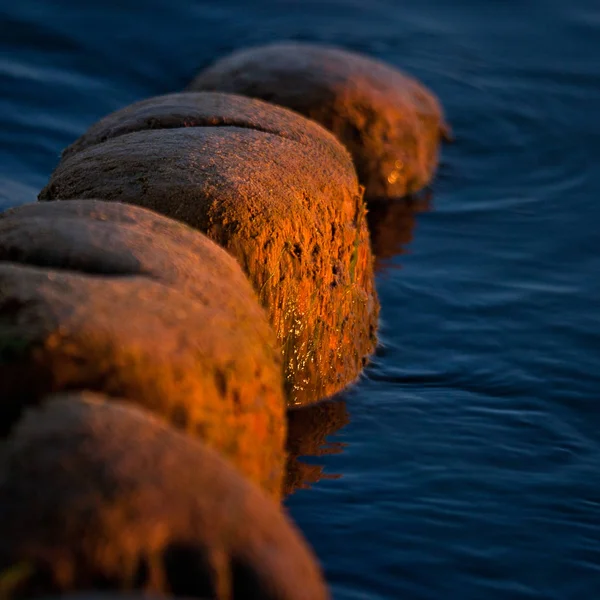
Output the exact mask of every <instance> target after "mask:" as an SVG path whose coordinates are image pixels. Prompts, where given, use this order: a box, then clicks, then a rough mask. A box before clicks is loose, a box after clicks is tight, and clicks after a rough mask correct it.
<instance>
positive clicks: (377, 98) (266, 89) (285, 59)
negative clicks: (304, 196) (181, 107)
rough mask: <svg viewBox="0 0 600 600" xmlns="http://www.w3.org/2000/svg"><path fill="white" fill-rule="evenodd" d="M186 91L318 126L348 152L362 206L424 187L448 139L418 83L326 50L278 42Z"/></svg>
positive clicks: (209, 73) (221, 65) (229, 61)
mask: <svg viewBox="0 0 600 600" xmlns="http://www.w3.org/2000/svg"><path fill="white" fill-rule="evenodd" d="M190 89H192V90H217V91H221V92H230V93H235V94H243V95H245V96H250V97H253V98H262V99H263V100H268V101H269V102H273V103H274V104H279V105H281V106H286V107H288V108H291V109H293V110H295V111H297V112H299V113H301V114H303V115H305V116H307V117H310V118H311V119H314V120H315V121H318V122H319V123H321V124H322V125H324V126H325V127H326V128H327V129H329V130H330V131H332V132H333V133H334V134H335V135H336V136H337V138H338V139H339V140H340V141H341V142H342V143H343V144H344V145H345V146H346V147H347V148H348V150H349V151H350V153H351V154H352V157H353V159H354V162H355V165H356V169H357V171H358V175H359V179H360V181H361V183H362V184H363V185H364V186H365V187H366V197H367V199H368V200H369V199H371V198H374V197H381V196H383V197H398V196H404V195H406V194H408V193H412V192H414V191H416V190H418V189H420V188H422V187H423V186H424V185H426V184H427V183H428V182H429V181H430V180H431V178H432V176H433V174H434V171H435V169H436V167H437V162H438V150H439V144H440V139H441V138H443V137H445V136H447V134H448V127H447V126H446V124H445V122H444V116H443V112H442V109H441V106H440V104H439V102H438V100H437V99H436V97H435V96H434V95H433V94H432V92H431V91H429V90H428V89H427V88H426V87H425V86H423V85H422V84H421V83H419V82H418V81H417V80H415V79H413V78H412V77H410V76H408V75H407V74H405V73H403V72H401V71H399V70H397V69H395V68H393V67H392V66H391V65H387V64H385V63H383V62H380V61H378V60H375V59H373V58H369V57H367V56H363V55H360V54H357V53H354V52H348V51H346V50H342V49H340V48H334V47H330V46H321V45H316V44H306V43H293V42H284V43H275V44H270V45H267V46H261V47H258V48H250V49H248V50H241V51H238V52H235V53H233V54H232V55H230V56H226V57H225V58H222V59H220V60H218V61H217V62H216V63H215V64H213V65H212V66H210V67H208V68H207V69H205V70H204V71H202V72H201V73H200V74H199V75H198V76H197V77H196V79H194V81H193V82H192V84H191V85H190Z"/></svg>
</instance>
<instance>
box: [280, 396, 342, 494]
mask: <svg viewBox="0 0 600 600" xmlns="http://www.w3.org/2000/svg"><path fill="white" fill-rule="evenodd" d="M349 422H350V415H349V414H348V409H347V408H346V402H345V401H344V400H341V399H339V398H338V399H335V400H328V401H324V402H318V403H316V404H313V405H312V406H304V407H302V408H298V409H294V410H290V411H288V438H287V452H288V460H287V466H286V476H285V484H284V495H285V496H287V495H289V494H293V493H294V492H295V491H296V490H299V489H307V488H310V487H311V486H312V485H314V484H315V483H317V482H318V481H321V479H338V478H339V477H340V475H336V474H335V473H325V472H324V470H323V466H322V465H320V464H314V463H313V464H309V463H307V462H306V461H304V460H303V458H304V457H307V456H310V457H318V456H325V455H329V454H339V453H340V452H342V451H343V449H344V446H345V444H342V443H341V442H336V441H335V440H328V439H327V438H328V436H330V435H332V434H334V433H335V432H336V431H338V430H339V429H342V428H343V427H345V426H346V425H348V423H349Z"/></svg>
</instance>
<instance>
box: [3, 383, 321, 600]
mask: <svg viewBox="0 0 600 600" xmlns="http://www.w3.org/2000/svg"><path fill="white" fill-rule="evenodd" d="M0 530H1V531H2V536H0V569H1V570H7V569H10V568H11V567H13V566H14V565H15V564H21V565H27V566H28V568H29V573H28V575H27V576H26V577H24V578H23V580H21V581H20V582H19V585H18V587H17V590H16V593H17V594H18V595H20V596H27V597H31V596H33V595H35V594H37V595H39V594H63V593H68V592H74V591H84V590H90V589H102V590H104V591H108V590H114V591H117V590H118V591H128V592H129V591H132V590H144V591H145V592H147V593H159V594H172V595H173V596H188V597H194V598H203V597H206V598H213V599H217V600H238V599H240V600H241V599H246V598H261V599H263V600H324V599H326V598H327V597H328V594H327V591H326V588H325V585H324V583H323V579H322V575H321V572H320V570H319V567H318V566H317V564H316V561H315V559H314V556H313V554H312V552H311V551H310V549H309V548H308V546H307V545H306V543H305V542H304V540H303V539H302V537H301V535H300V533H299V532H298V531H297V530H296V528H295V527H294V525H293V524H292V523H291V522H290V521H289V520H288V519H287V518H286V517H285V516H284V514H283V513H282V511H281V509H280V508H279V507H278V506H277V505H276V504H275V503H274V502H273V501H272V500H270V499H269V498H268V497H267V496H265V495H264V494H263V493H262V492H261V491H260V490H259V489H258V488H256V487H255V486H254V485H252V484H251V483H249V482H247V481H245V480H244V479H243V478H242V477H240V475H239V474H238V473H237V472H236V471H235V470H234V469H233V468H231V466H230V465H229V464H228V463H227V462H226V461H225V460H223V459H222V458H221V457H220V456H219V455H218V454H217V453H215V452H214V451H212V450H211V449H209V448H208V447H207V446H205V445H204V444H202V443H201V442H199V441H197V440H194V439H193V438H191V437H190V436H187V435H185V434H183V433H180V432H178V431H176V430H174V429H172V428H170V427H169V426H168V425H167V424H166V423H164V422H163V421H161V420H159V419H157V418H155V417H154V416H152V415H151V414H150V413H148V412H146V411H144V410H141V409H139V408H137V407H135V406H133V405H131V404H129V403H127V402H124V401H119V400H117V399H115V398H111V399H110V400H107V399H105V398H102V397H101V396H98V395H95V394H91V393H89V392H81V393H71V394H64V395H61V396H60V397H55V398H51V399H49V400H48V402H46V403H44V406H43V407H41V408H36V409H34V410H31V411H29V412H28V413H27V414H26V415H25V417H24V418H23V420H22V421H21V422H20V423H19V424H18V426H17V427H16V429H15V430H14V432H13V434H12V435H11V437H10V438H9V439H8V440H7V442H5V444H4V446H3V448H2V452H0Z"/></svg>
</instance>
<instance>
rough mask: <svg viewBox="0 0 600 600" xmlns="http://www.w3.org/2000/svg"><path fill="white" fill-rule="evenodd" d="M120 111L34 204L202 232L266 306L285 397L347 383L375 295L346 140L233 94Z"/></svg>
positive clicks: (358, 364) (308, 398)
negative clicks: (145, 211)
mask: <svg viewBox="0 0 600 600" xmlns="http://www.w3.org/2000/svg"><path fill="white" fill-rule="evenodd" d="M119 112H120V113H121V114H119V113H116V114H115V115H112V116H109V117H107V118H106V119H104V120H103V122H100V123H99V124H98V125H97V126H94V127H92V128H91V129H90V131H89V132H88V133H87V134H85V135H84V136H83V137H82V138H81V140H79V141H78V142H76V143H75V144H74V145H73V146H72V147H71V149H70V150H68V151H67V153H66V155H65V158H64V159H63V160H62V161H61V163H60V164H59V166H58V167H57V169H56V171H55V172H54V174H53V175H52V178H51V180H50V182H49V184H48V185H47V186H46V188H44V190H42V192H41V194H40V200H67V199H72V198H101V199H104V200H117V201H123V202H127V203H131V204H137V205H141V206H145V207H147V208H151V209H153V210H155V211H157V212H160V213H162V214H164V215H167V216H170V217H172V218H174V219H178V220H180V221H183V222H185V223H187V224H189V225H191V226H192V227H195V228H197V229H199V230H201V231H203V232H205V233H206V234H207V235H208V236H209V237H210V238H211V239H213V240H214V241H216V242H217V243H218V244H220V245H222V246H223V247H224V248H225V249H226V250H228V251H229V252H230V253H231V254H232V255H233V256H235V257H236V258H237V259H238V261H239V263H240V264H241V266H242V268H243V269H244V271H245V272H246V273H247V275H248V276H249V279H250V281H251V283H252V284H253V286H254V289H255V290H256V292H257V293H258V295H259V298H260V301H261V303H262V304H263V306H264V307H265V308H266V309H267V311H268V312H269V317H270V322H271V324H272V326H273V328H274V330H275V333H276V335H277V338H278V340H279V342H280V344H281V346H282V352H283V361H284V369H285V380H286V389H287V393H288V398H289V403H290V405H296V404H303V403H308V402H312V401H314V400H317V399H320V398H323V397H325V396H330V395H332V394H334V393H336V392H337V391H339V390H340V389H342V388H343V387H345V386H346V385H347V384H348V383H350V382H351V381H353V380H354V379H355V378H356V376H357V375H358V373H359V372H360V370H361V369H362V366H363V365H364V363H365V361H366V357H367V356H368V355H369V354H370V353H371V352H372V350H373V349H374V346H375V331H376V325H377V317H378V301H377V296H376V292H375V289H374V281H373V265H372V255H371V250H370V243H369V237H368V231H367V224H366V217H365V206H364V203H363V199H362V193H361V190H360V188H359V185H358V182H357V179H356V174H355V172H354V168H353V166H352V162H351V159H350V157H349V156H348V154H347V152H346V151H345V150H344V149H343V148H342V147H341V145H340V144H339V143H338V142H337V141H336V140H335V139H334V138H333V136H332V135H331V134H329V133H328V132H326V131H325V130H324V129H322V128H321V127H320V126H319V125H317V124H316V123H312V122H311V121H309V120H307V119H304V118H303V117H301V116H299V115H295V114H294V113H292V112H290V111H288V110H285V109H283V108H279V107H275V106H271V105H268V104H265V103H263V102H259V101H257V100H252V99H247V98H241V97H237V96H227V95H218V94H201V93H200V94H181V95H175V96H173V95H172V96H169V97H161V98H157V99H153V100H148V101H145V102H143V103H138V105H134V106H133V107H130V108H128V109H124V111H119ZM169 115H171V116H169ZM236 115H237V116H236ZM162 123H166V124H167V125H166V126H165V127H166V128H162V125H161V124H162ZM186 123H187V124H188V125H189V124H190V123H191V126H188V125H186ZM215 123H216V125H215ZM157 127H158V128H157Z"/></svg>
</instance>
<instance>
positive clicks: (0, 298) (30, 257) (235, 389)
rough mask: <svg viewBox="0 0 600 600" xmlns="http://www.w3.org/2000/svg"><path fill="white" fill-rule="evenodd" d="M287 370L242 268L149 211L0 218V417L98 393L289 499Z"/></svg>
mask: <svg viewBox="0 0 600 600" xmlns="http://www.w3.org/2000/svg"><path fill="white" fill-rule="evenodd" d="M282 387H283V386H282V377H281V359H280V354H279V351H278V347H277V345H276V341H275V338H274V335H273V333H272V331H271V329H270V327H269V324H268V323H267V319H266V316H265V314H264V311H263V310H262V309H261V308H260V306H259V305H258V302H257V300H256V297H255V294H254V292H253V291H252V288H251V286H250V284H249V283H248V282H247V281H246V278H245V276H244V274H243V273H242V271H241V269H240V268H239V265H237V263H236V262H235V260H234V259H233V258H232V257H230V256H228V255H227V253H226V252H225V251H224V250H222V249H221V248H219V247H218V246H216V245H215V244H214V243H213V242H211V241H210V240H209V239H207V238H206V237H204V236H203V235H202V234H200V233H199V232H197V231H193V230H191V229H189V228H188V227H186V226H184V225H182V224H180V223H176V222H173V221H170V220H169V219H166V218H165V217H162V216H160V215H155V214H153V213H151V212H150V211H146V210H144V209H141V208H138V207H134V206H128V205H124V204H117V203H103V202H97V201H83V202H81V201H74V202H69V203H53V204H48V205H43V204H36V205H30V206H24V207H21V208H18V209H14V210H13V211H9V212H7V213H3V214H1V215H0V398H1V402H0V414H1V416H2V428H1V430H0V433H2V434H6V433H7V431H8V430H9V428H10V427H11V426H12V424H13V423H14V422H15V420H16V419H18V417H19V415H20V413H21V411H22V410H23V409H24V408H25V407H26V406H27V405H29V404H34V403H37V402H39V401H40V399H41V398H42V397H44V396H45V395H46V394H49V393H53V392H58V391H62V390H70V389H91V390H95V391H99V392H103V393H105V394H107V395H108V396H120V397H125V398H128V399H130V400H132V401H134V402H137V403H139V404H142V405H144V406H145V407H146V408H148V409H150V410H152V411H154V412H156V413H157V414H160V415H162V416H164V417H165V418H167V419H168V420H170V421H171V422H172V423H174V424H175V425H177V426H178V427H180V428H182V429H184V430H186V431H189V432H191V433H194V434H197V435H199V436H200V437H201V438H202V439H203V440H205V441H206V443H207V444H209V445H210V446H212V447H214V448H216V449H218V450H219V451H220V452H222V453H223V454H224V455H225V456H227V457H229V458H230V459H231V460H232V461H233V462H234V463H235V464H236V465H237V467H238V468H239V469H240V470H241V471H242V473H244V474H245V475H246V476H247V477H249V478H250V479H252V480H253V481H255V482H257V483H258V484H260V485H261V486H263V487H264V488H265V489H267V490H268V491H269V492H270V493H272V494H274V495H275V496H277V497H278V496H279V494H280V493H281V485H282V477H283V462H284V444H285V400H284V396H283V389H282Z"/></svg>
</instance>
